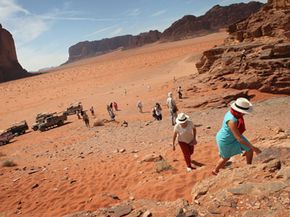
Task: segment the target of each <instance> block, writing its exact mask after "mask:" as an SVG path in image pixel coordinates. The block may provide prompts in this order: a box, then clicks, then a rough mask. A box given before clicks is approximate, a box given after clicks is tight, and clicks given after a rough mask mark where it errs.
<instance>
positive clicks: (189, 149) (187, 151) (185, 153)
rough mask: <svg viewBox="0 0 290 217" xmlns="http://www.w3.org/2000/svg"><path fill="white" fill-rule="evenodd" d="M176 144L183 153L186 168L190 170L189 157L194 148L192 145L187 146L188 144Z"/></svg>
mask: <svg viewBox="0 0 290 217" xmlns="http://www.w3.org/2000/svg"><path fill="white" fill-rule="evenodd" d="M178 144H179V146H180V148H181V151H182V153H183V156H184V160H185V162H186V165H187V167H189V168H192V166H191V158H190V156H191V155H192V154H193V152H194V146H193V145H189V144H187V143H185V142H179V141H178Z"/></svg>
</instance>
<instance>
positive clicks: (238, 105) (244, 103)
mask: <svg viewBox="0 0 290 217" xmlns="http://www.w3.org/2000/svg"><path fill="white" fill-rule="evenodd" d="M231 108H232V109H234V110H235V111H237V112H241V113H243V114H250V113H251V112H252V111H253V105H252V103H250V101H249V100H247V99H246V98H242V97H241V98H238V99H237V100H236V101H234V102H232V103H231Z"/></svg>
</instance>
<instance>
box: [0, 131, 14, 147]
mask: <svg viewBox="0 0 290 217" xmlns="http://www.w3.org/2000/svg"><path fill="white" fill-rule="evenodd" d="M13 137H14V135H13V134H12V133H11V132H8V131H6V130H5V131H0V145H6V144H8V143H9V142H10V140H11V139H13Z"/></svg>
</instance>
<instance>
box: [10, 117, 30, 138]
mask: <svg viewBox="0 0 290 217" xmlns="http://www.w3.org/2000/svg"><path fill="white" fill-rule="evenodd" d="M26 130H28V125H27V122H26V121H25V120H24V121H21V122H18V123H15V124H13V125H12V126H11V127H9V128H8V129H7V130H6V131H7V132H11V133H12V134H13V135H14V136H19V135H21V134H24V133H25V131H26Z"/></svg>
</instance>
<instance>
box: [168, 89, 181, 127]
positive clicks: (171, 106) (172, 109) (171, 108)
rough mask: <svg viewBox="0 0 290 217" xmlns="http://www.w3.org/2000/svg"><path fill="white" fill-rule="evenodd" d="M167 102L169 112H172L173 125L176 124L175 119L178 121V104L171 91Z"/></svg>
mask: <svg viewBox="0 0 290 217" xmlns="http://www.w3.org/2000/svg"><path fill="white" fill-rule="evenodd" d="M166 104H167V107H168V109H169V112H170V116H171V123H172V126H174V125H175V124H176V122H175V121H176V117H177V111H178V109H177V106H176V103H175V101H174V99H173V98H172V93H171V92H169V93H168V98H167V101H166Z"/></svg>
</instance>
